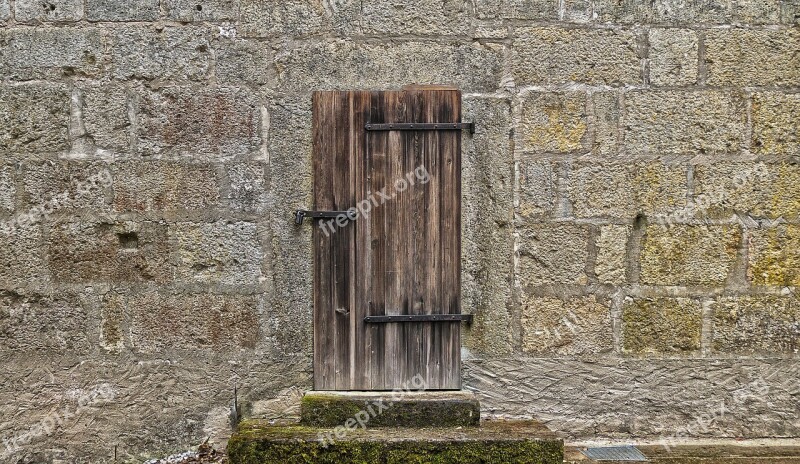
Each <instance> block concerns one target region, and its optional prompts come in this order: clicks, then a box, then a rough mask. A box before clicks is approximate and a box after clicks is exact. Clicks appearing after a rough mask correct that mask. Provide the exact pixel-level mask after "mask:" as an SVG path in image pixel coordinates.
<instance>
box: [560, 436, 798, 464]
mask: <svg viewBox="0 0 800 464" xmlns="http://www.w3.org/2000/svg"><path fill="white" fill-rule="evenodd" d="M779 443H780V444H777V443H776V442H772V443H748V444H743V445H737V444H729V443H725V444H702V445H675V446H669V447H667V446H663V445H642V446H636V447H637V448H638V449H639V451H641V452H642V454H644V455H645V456H647V458H648V459H649V462H653V463H658V464H745V463H746V464H760V463H763V464H798V463H800V441H795V442H794V443H792V442H788V441H781V442H779ZM592 446H600V445H592ZM609 446H610V445H609ZM582 448H585V446H569V445H568V446H567V447H566V448H565V449H564V463H565V464H589V463H593V462H602V463H603V464H615V463H623V461H594V460H591V459H589V458H587V457H586V456H584V455H583V453H581V449H582ZM625 462H631V461H625Z"/></svg>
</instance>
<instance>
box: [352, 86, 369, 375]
mask: <svg viewBox="0 0 800 464" xmlns="http://www.w3.org/2000/svg"><path fill="white" fill-rule="evenodd" d="M370 97H371V93H370V92H363V91H360V92H351V105H350V131H349V137H350V151H351V163H352V171H353V191H354V192H355V199H354V203H353V206H354V207H357V208H358V211H359V216H358V219H357V220H356V221H355V222H354V223H353V224H352V227H353V229H354V246H353V252H352V256H353V262H354V265H353V267H352V269H353V273H352V281H353V283H354V284H353V289H352V290H353V291H352V301H353V304H352V309H351V311H350V330H351V336H350V341H351V344H350V352H351V359H352V362H351V374H352V382H351V387H350V388H351V389H353V390H370V389H372V388H373V387H372V363H371V362H370V359H371V358H370V356H371V351H372V349H373V347H374V343H373V339H372V337H370V336H369V334H368V327H367V324H366V323H365V322H364V317H365V316H367V315H368V314H369V297H370V286H371V280H372V279H370V276H371V275H372V259H371V254H372V253H371V244H370V241H371V236H372V234H371V227H370V219H369V217H370V215H371V214H372V213H373V211H372V208H371V202H370V199H369V166H368V162H369V161H368V151H367V136H366V130H364V125H365V124H366V123H367V122H369V120H370V104H371V98H370ZM364 201H366V202H367V204H368V205H369V207H367V206H365V204H364V203H363V202H364Z"/></svg>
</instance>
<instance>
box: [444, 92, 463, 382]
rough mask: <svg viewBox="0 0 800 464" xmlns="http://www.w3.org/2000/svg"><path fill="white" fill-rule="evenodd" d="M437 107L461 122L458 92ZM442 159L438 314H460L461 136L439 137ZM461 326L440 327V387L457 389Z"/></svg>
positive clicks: (448, 116) (449, 93) (459, 93)
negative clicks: (441, 379) (440, 293)
mask: <svg viewBox="0 0 800 464" xmlns="http://www.w3.org/2000/svg"><path fill="white" fill-rule="evenodd" d="M443 100H444V101H443V102H442V103H441V104H440V105H439V117H440V118H442V119H443V120H449V121H460V120H461V92H458V91H452V92H448V95H447V98H444V99H443ZM440 156H441V160H442V183H441V190H440V191H441V194H442V203H441V204H442V215H441V218H442V223H441V240H440V242H441V247H442V249H441V251H442V271H443V273H442V305H443V306H442V312H443V313H446V314H458V313H460V312H461V134H460V133H458V132H456V131H453V132H451V133H447V134H442V136H441V138H440ZM460 337H461V326H460V325H459V324H447V325H446V326H445V327H443V328H442V348H443V351H442V354H443V356H442V365H443V384H442V388H446V389H460V388H461V356H460V350H461V346H460Z"/></svg>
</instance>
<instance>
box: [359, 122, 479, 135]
mask: <svg viewBox="0 0 800 464" xmlns="http://www.w3.org/2000/svg"><path fill="white" fill-rule="evenodd" d="M364 129H366V130H368V131H392V130H463V129H467V130H469V133H470V134H474V133H475V123H474V122H409V123H405V122H404V123H400V122H393V123H388V124H372V123H369V124H366V125H365V126H364Z"/></svg>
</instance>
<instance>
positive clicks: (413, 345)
mask: <svg viewBox="0 0 800 464" xmlns="http://www.w3.org/2000/svg"><path fill="white" fill-rule="evenodd" d="M424 97H425V95H424V93H423V92H421V91H413V90H412V91H406V100H407V101H408V102H409V104H408V105H407V106H406V121H409V122H412V121H413V122H418V121H419V122H424V121H422V118H423V115H422V110H423V98H424ZM404 133H405V136H406V150H405V156H404V160H403V161H404V162H403V171H402V173H400V175H399V176H398V177H397V181H398V182H399V183H401V184H402V185H406V187H407V190H406V191H405V192H403V194H404V197H405V199H406V201H405V204H404V208H406V210H407V213H408V216H407V219H406V221H407V222H406V223H405V224H403V230H404V231H405V239H406V243H407V247H408V254H407V255H406V263H405V269H406V291H407V293H408V300H409V305H408V314H422V313H423V312H424V309H423V305H424V301H423V298H424V294H423V291H422V281H423V279H424V273H425V269H424V255H423V254H424V253H425V251H426V247H425V243H424V234H425V222H426V221H425V208H426V205H423V204H422V200H423V198H422V193H423V192H422V190H421V189H420V188H418V187H419V186H417V185H414V186H410V185H408V178H407V175H408V173H409V172H413V171H414V168H415V166H418V165H419V164H420V163H421V162H422V155H423V151H422V146H421V144H422V139H423V138H424V137H425V134H424V133H422V132H420V131H405V132H404ZM424 325H428V324H427V323H421V322H408V323H403V324H402V327H403V342H404V343H403V346H404V347H403V351H404V353H405V361H406V365H407V368H406V372H407V374H406V377H405V378H403V379H402V380H403V381H404V382H408V381H409V380H411V378H412V377H414V376H416V375H423V376H426V375H427V373H426V372H425V365H424V364H423V360H422V352H421V346H422V343H423V341H422V336H423V333H422V332H423V326H424Z"/></svg>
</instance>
